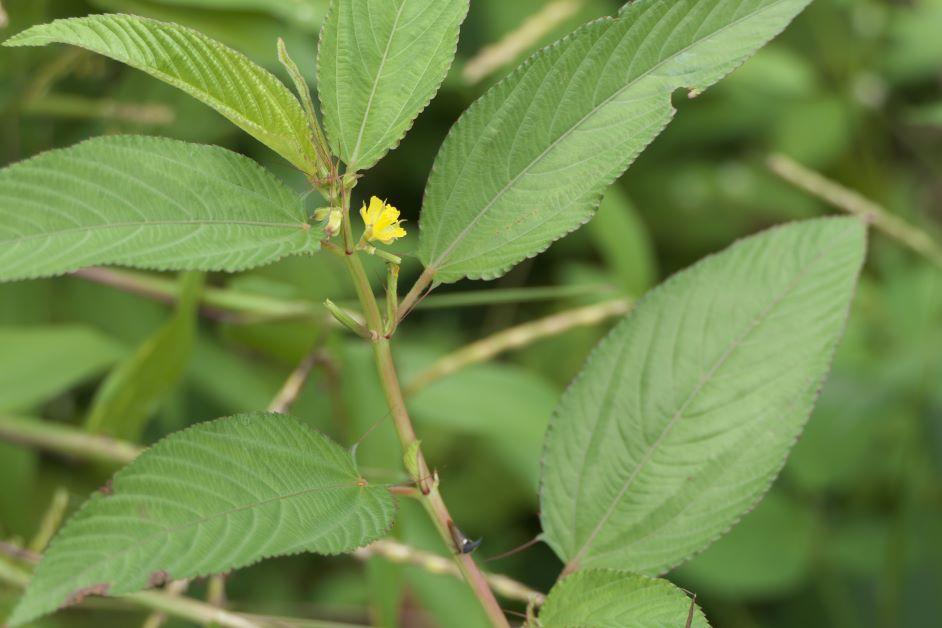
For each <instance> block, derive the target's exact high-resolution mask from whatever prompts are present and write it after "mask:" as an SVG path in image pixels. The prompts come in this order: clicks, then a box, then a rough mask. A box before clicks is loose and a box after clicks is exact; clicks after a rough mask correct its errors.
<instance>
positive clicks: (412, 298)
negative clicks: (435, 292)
mask: <svg viewBox="0 0 942 628" xmlns="http://www.w3.org/2000/svg"><path fill="white" fill-rule="evenodd" d="M433 278H434V273H432V272H430V271H429V270H428V269H427V268H426V269H425V270H424V271H423V272H422V274H421V275H419V278H418V279H417V280H416V282H415V285H414V286H412V289H411V290H409V293H408V294H406V296H405V297H403V299H402V303H400V304H399V321H401V320H402V319H404V318H405V317H406V316H408V315H409V312H411V311H412V310H413V308H415V306H416V305H417V304H418V302H419V299H421V298H422V295H423V294H425V292H426V290H427V289H428V287H429V286H431V285H432V279H433ZM399 321H396V322H399Z"/></svg>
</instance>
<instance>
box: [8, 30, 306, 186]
mask: <svg viewBox="0 0 942 628" xmlns="http://www.w3.org/2000/svg"><path fill="white" fill-rule="evenodd" d="M51 43H63V44H72V45H75V46H81V47H82V48H87V49H88V50H91V51H93V52H97V53H99V54H102V55H105V56H106V57H110V58H112V59H115V60H117V61H121V62H122V63H126V64H128V65H130V66H132V67H135V68H137V69H139V70H143V71H144V72H147V73H148V74H150V75H151V76H154V77H156V78H158V79H160V80H162V81H164V82H166V83H169V84H171V85H173V86H174V87H177V88H179V89H182V90H183V91H185V92H187V93H188V94H190V95H191V96H193V97H194V98H196V99H198V100H201V101H202V102H204V103H206V104H207V105H209V106H210V107H212V108H213V109H215V110H216V111H218V112H219V113H221V114H222V115H224V116H225V117H226V118H228V119H229V120H231V121H232V122H233V123H234V124H236V126H238V127H239V128H241V129H242V130H244V131H245V132H246V133H248V134H249V135H252V136H253V137H255V138H256V139H258V140H259V141H260V142H262V143H263V144H265V145H267V146H268V147H269V148H271V149H272V150H274V151H275V152H276V153H278V154H279V155H281V156H282V157H284V158H285V159H287V160H288V161H290V162H291V163H292V164H294V166H295V167H296V168H298V169H299V170H301V171H302V172H304V173H306V174H308V175H314V174H316V170H317V156H316V154H315V152H314V147H313V145H312V144H311V142H310V141H309V140H310V133H309V132H308V127H307V121H306V120H305V117H304V111H303V110H302V109H301V105H299V104H298V101H297V100H296V99H295V98H294V96H292V95H291V92H290V91H288V88H286V87H285V86H284V84H282V83H281V82H280V81H279V80H278V79H277V78H275V76H274V75H273V74H271V73H270V72H268V71H267V70H265V69H263V68H261V67H259V66H258V65H256V64H255V63H253V62H252V61H251V60H249V59H248V58H247V57H246V56H245V55H243V54H241V53H238V52H236V51H235V50H232V49H231V48H227V47H226V46H224V45H223V44H221V43H219V42H218V41H215V40H213V39H210V38H209V37H207V36H206V35H203V34H202V33H200V32H198V31H194V30H192V29H189V28H185V27H183V26H179V25H177V24H172V23H169V22H158V21H156V20H151V19H147V18H143V17H135V16H131V15H93V16H90V17H82V18H71V19H66V20H56V21H55V22H51V23H49V24H42V25H40V26H34V27H32V28H30V29H27V30H25V31H23V32H22V33H19V34H18V35H16V36H14V37H11V38H10V39H8V40H7V41H6V42H4V45H5V46H45V45H47V44H51Z"/></svg>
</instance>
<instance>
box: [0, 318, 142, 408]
mask: <svg viewBox="0 0 942 628" xmlns="http://www.w3.org/2000/svg"><path fill="white" fill-rule="evenodd" d="M0 347H3V349H2V351H0V412H24V411H27V410H30V409H32V408H33V407H34V406H37V405H38V404H40V403H42V402H44V401H47V400H49V399H50V398H52V397H53V396H55V395H57V394H59V393H62V392H63V391H65V390H68V389H69V388H70V387H71V386H73V385H75V384H77V383H79V382H82V381H85V380H87V379H90V378H91V377H92V376H94V375H97V374H98V373H101V372H103V371H105V370H106V369H108V367H110V366H111V365H112V364H114V363H115V362H116V361H117V360H118V359H119V358H120V357H121V356H122V354H123V353H124V348H123V347H122V346H121V345H120V344H119V343H118V342H116V341H115V340H113V339H111V338H110V337H108V336H106V335H104V334H102V333H101V332H99V331H96V330H95V329H93V328H91V327H85V326H82V325H75V324H71V325H48V326H30V327H20V326H16V327H14V326H9V327H7V326H0Z"/></svg>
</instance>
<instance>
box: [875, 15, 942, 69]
mask: <svg viewBox="0 0 942 628" xmlns="http://www.w3.org/2000/svg"><path fill="white" fill-rule="evenodd" d="M940 30H942V1H940V0H914V1H913V2H912V3H911V6H906V7H900V9H899V10H897V11H894V12H893V13H892V14H891V20H890V25H889V40H890V41H889V45H888V47H887V51H886V53H885V55H884V57H883V58H882V59H880V61H882V63H883V65H884V67H885V69H886V71H887V72H888V73H889V75H890V76H891V77H892V78H894V79H896V80H898V81H903V82H909V81H918V80H921V79H926V78H929V77H932V76H934V75H937V74H938V72H939V69H940V68H942V38H940V37H939V36H938V34H939V31H940Z"/></svg>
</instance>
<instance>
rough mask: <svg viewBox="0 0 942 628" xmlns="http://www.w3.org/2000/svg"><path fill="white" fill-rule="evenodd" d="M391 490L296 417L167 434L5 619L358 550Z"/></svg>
mask: <svg viewBox="0 0 942 628" xmlns="http://www.w3.org/2000/svg"><path fill="white" fill-rule="evenodd" d="M394 513H395V504H394V502H393V499H392V496H391V494H390V493H389V491H388V490H386V488H384V487H383V486H379V485H368V484H367V483H366V481H365V480H363V479H362V478H361V477H360V474H359V472H358V471H357V469H356V466H355V464H354V462H353V459H352V457H351V456H350V453H349V452H348V451H346V450H344V449H342V448H341V447H340V446H339V445H337V444H336V443H334V442H333V441H331V440H329V439H328V438H327V437H325V436H323V435H322V434H320V433H318V432H315V431H314V430H312V429H310V428H308V427H307V426H305V425H303V424H302V423H301V422H299V421H298V420H297V419H294V418H293V417H290V416H285V415H279V414H264V413H257V414H244V415H239V416H234V417H229V418H226V419H220V420H217V421H211V422H208V423H202V424H199V425H197V426H195V427H192V428H189V429H187V430H184V431H182V432H178V433H176V434H173V435H171V436H170V437H168V438H166V439H164V440H163V441H161V442H159V443H157V444H156V445H155V446H154V447H152V448H151V449H148V450H147V451H145V452H144V453H143V454H141V455H140V456H139V457H138V458H137V459H136V460H134V462H132V463H131V464H129V465H128V466H127V467H125V468H124V469H123V470H121V471H119V472H118V473H117V474H116V475H115V476H114V480H113V482H112V483H111V484H110V487H109V488H108V489H106V490H104V491H101V492H97V493H95V494H94V495H92V497H91V498H90V499H89V500H88V501H87V502H86V503H85V505H84V506H83V507H82V509H81V510H80V511H79V512H78V513H77V514H76V515H75V516H74V517H73V518H72V519H71V520H70V521H69V522H68V523H67V524H66V525H65V527H64V528H63V529H62V531H61V532H60V533H59V534H58V535H57V536H56V537H55V538H54V539H53V541H52V543H51V544H50V546H49V549H48V550H47V552H46V554H45V555H44V556H43V559H42V562H40V564H39V567H38V568H37V569H36V573H35V575H34V576H33V579H32V581H31V583H30V586H29V588H28V589H27V591H26V593H25V595H24V596H23V598H22V600H21V601H20V603H19V605H18V606H17V607H16V609H15V611H14V612H13V615H12V616H11V617H10V619H9V623H10V625H11V626H16V625H21V624H24V623H26V622H28V621H30V620H32V619H35V618H37V617H40V616H42V615H45V614H46V613H49V612H51V611H53V610H55V609H56V608H58V607H60V606H62V605H69V604H72V603H75V602H76V601H78V600H79V599H80V598H82V597H84V596H85V595H88V594H108V595H120V594H122V593H130V592H132V591H138V590H140V589H144V588H146V587H149V586H154V585H155V584H157V583H159V582H161V581H164V580H166V579H168V578H170V579H174V580H176V579H181V578H195V577H202V576H206V575H209V574H212V573H219V572H222V571H227V570H230V569H237V568H239V567H245V566H246V565H250V564H252V563H254V562H256V561H258V560H259V559H262V558H266V557H270V556H280V555H285V554H294V553H298V552H318V553H321V554H336V553H339V552H349V551H352V550H353V549H355V548H357V547H360V546H363V545H365V544H367V543H369V542H371V541H373V540H375V539H376V538H378V537H379V536H381V535H382V534H384V533H385V532H386V531H387V530H388V529H389V527H390V526H391V525H392V521H393V516H394Z"/></svg>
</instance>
